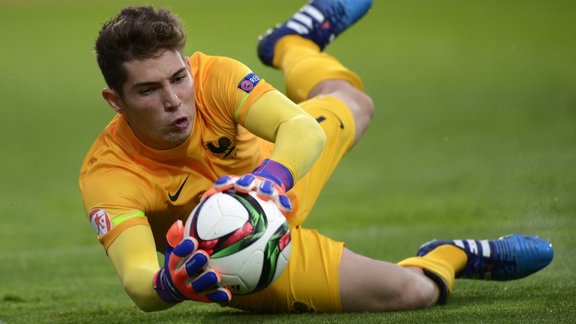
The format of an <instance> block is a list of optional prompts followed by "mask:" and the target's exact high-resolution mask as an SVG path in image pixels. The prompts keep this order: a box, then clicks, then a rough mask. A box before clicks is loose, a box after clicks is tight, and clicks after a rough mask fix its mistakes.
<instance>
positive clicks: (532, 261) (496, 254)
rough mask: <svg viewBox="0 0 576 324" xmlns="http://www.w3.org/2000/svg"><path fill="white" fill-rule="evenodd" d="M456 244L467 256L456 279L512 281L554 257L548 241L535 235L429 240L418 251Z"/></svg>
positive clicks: (524, 275) (545, 263) (422, 254)
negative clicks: (494, 238)
mask: <svg viewBox="0 0 576 324" xmlns="http://www.w3.org/2000/svg"><path fill="white" fill-rule="evenodd" d="M445 244H450V245H454V246H456V247H459V248H460V249H462V250H463V251H464V252H466V255H467V256H468V261H467V263H466V267H465V268H464V270H463V271H461V272H460V273H457V274H456V278H464V279H485V280H499V281H504V280H514V279H520V278H523V277H526V276H529V275H531V274H533V273H535V272H537V271H539V270H541V269H543V268H544V267H546V266H547V265H548V264H549V263H550V262H551V261H552V258H553V257H554V252H553V250H552V244H550V243H549V242H548V241H546V240H544V239H541V238H539V237H536V236H528V235H520V234H514V235H508V236H504V237H501V238H499V239H497V240H454V241H436V240H434V241H430V242H428V243H425V244H423V245H422V246H421V247H420V250H418V254H417V255H418V256H424V255H426V254H428V252H430V251H432V250H433V249H435V248H437V247H438V246H441V245H445Z"/></svg>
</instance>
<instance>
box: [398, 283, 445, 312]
mask: <svg viewBox="0 0 576 324" xmlns="http://www.w3.org/2000/svg"><path fill="white" fill-rule="evenodd" d="M400 286H401V289H400V291H398V294H399V295H398V302H399V305H398V308H399V309H421V308H426V307H429V306H433V305H434V304H435V303H436V300H437V299H438V291H437V288H436V286H435V284H434V283H433V282H432V281H431V280H429V279H428V278H426V277H425V276H424V275H419V274H415V275H414V276H409V277H407V278H406V279H405V280H404V281H403V282H402V283H401V285H400Z"/></svg>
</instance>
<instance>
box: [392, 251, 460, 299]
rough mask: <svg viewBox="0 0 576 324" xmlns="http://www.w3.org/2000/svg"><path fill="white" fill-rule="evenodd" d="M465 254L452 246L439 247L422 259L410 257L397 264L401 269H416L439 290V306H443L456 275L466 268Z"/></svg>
mask: <svg viewBox="0 0 576 324" xmlns="http://www.w3.org/2000/svg"><path fill="white" fill-rule="evenodd" d="M467 261H468V257H467V256H466V253H465V252H464V251H462V250H461V249H459V248H458V247H456V246H453V245H441V246H439V247H437V248H435V249H434V250H432V251H430V252H429V253H428V254H426V255H425V256H423V257H411V258H408V259H405V260H402V261H400V262H399V263H398V265H399V266H402V267H418V268H422V269H423V270H424V273H425V274H426V275H427V276H428V277H430V279H432V280H433V281H434V282H435V283H436V284H437V285H438V288H440V298H439V299H438V303H439V304H445V303H446V301H447V300H448V298H449V297H450V295H451V294H452V290H453V288H454V281H455V275H456V273H458V272H460V271H461V270H462V269H464V267H465V266H466V262H467Z"/></svg>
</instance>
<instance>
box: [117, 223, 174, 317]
mask: <svg viewBox="0 0 576 324" xmlns="http://www.w3.org/2000/svg"><path fill="white" fill-rule="evenodd" d="M107 253H108V256H109V257H110V261H112V263H113V264H114V268H115V269H116V273H117V274H118V277H119V278H120V281H121V282H122V285H123V286H124V290H125V291H126V293H127V294H128V295H129V296H130V298H131V299H132V300H133V301H134V303H135V304H136V305H137V306H138V307H139V308H140V309H142V310H143V311H155V310H162V309H166V308H168V307H170V306H171V305H170V304H167V303H165V302H164V301H162V300H161V299H160V297H158V294H157V293H156V291H155V290H154V286H153V283H154V276H155V275H156V272H158V270H159V269H160V266H159V264H158V258H157V255H156V248H155V245H154V238H153V236H152V232H151V231H150V227H149V226H147V225H138V226H133V227H130V228H128V229H126V230H124V231H123V232H122V233H121V234H120V235H119V236H118V237H117V238H116V239H115V240H114V242H113V243H112V244H111V245H110V247H109V248H108V250H107Z"/></svg>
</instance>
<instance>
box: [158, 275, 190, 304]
mask: <svg viewBox="0 0 576 324" xmlns="http://www.w3.org/2000/svg"><path fill="white" fill-rule="evenodd" d="M154 290H156V294H158V297H160V299H162V300H163V301H165V302H167V303H169V304H177V303H179V302H181V301H182V300H183V299H184V298H180V297H178V296H176V294H177V292H176V291H174V290H175V288H174V287H173V286H172V285H171V283H170V282H169V280H168V279H167V278H166V273H165V272H164V268H162V269H160V270H159V271H158V272H157V273H156V275H155V276H154Z"/></svg>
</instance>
